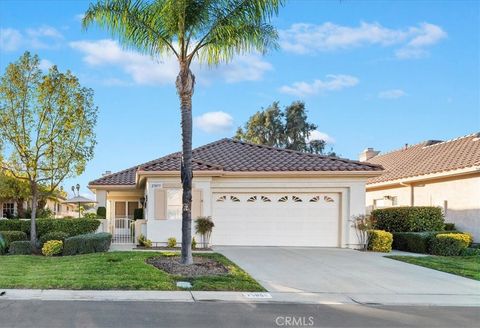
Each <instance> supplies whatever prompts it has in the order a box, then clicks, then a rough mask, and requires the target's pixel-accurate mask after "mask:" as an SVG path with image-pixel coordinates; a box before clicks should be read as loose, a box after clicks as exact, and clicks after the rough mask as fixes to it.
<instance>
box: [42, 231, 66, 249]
mask: <svg viewBox="0 0 480 328" xmlns="http://www.w3.org/2000/svg"><path fill="white" fill-rule="evenodd" d="M68 237H69V236H68V233H66V232H63V231H52V232H47V233H46V234H44V235H43V236H42V237H40V239H39V241H40V247H42V246H43V245H44V244H45V243H46V242H47V241H50V240H61V241H65V239H66V238H68Z"/></svg>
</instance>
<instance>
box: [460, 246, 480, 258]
mask: <svg viewBox="0 0 480 328" xmlns="http://www.w3.org/2000/svg"><path fill="white" fill-rule="evenodd" d="M460 255H461V256H480V249H478V248H473V247H468V248H465V249H464V250H462V251H461V252H460Z"/></svg>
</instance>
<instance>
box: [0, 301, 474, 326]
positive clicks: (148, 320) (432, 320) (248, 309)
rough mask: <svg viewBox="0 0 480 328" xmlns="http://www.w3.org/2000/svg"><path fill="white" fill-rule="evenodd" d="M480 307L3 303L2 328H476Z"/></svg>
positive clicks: (1, 308) (207, 303) (101, 302)
mask: <svg viewBox="0 0 480 328" xmlns="http://www.w3.org/2000/svg"><path fill="white" fill-rule="evenodd" d="M479 320H480V312H479V310H478V308H477V307H427V306H364V305H351V304H343V305H311V304H278V303H277V304H259V303H256V304H254V303H225V302H168V303H167V302H142V301H137V302H119V301H117V302H111V301H34V300H33V301H12V300H3V301H0V327H2V328H4V327H5V328H7V327H8V328H10V327H29V328H31V327H36V328H43V327H49V328H50V327H51V328H54V327H62V328H65V327H115V328H121V327H128V328H133V327H195V328H201V327H208V328H211V327H242V328H243V327H477V326H478V321H479Z"/></svg>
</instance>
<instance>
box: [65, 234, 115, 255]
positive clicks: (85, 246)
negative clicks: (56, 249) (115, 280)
mask: <svg viewBox="0 0 480 328" xmlns="http://www.w3.org/2000/svg"><path fill="white" fill-rule="evenodd" d="M111 242H112V234H110V233H106V232H101V233H89V234H85V235H78V236H73V237H70V238H67V239H65V243H64V246H63V255H77V254H88V253H98V252H106V251H108V249H109V248H110V244H111Z"/></svg>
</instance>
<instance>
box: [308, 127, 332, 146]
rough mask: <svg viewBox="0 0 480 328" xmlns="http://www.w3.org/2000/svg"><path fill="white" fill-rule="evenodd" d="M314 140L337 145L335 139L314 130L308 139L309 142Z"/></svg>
mask: <svg viewBox="0 0 480 328" xmlns="http://www.w3.org/2000/svg"><path fill="white" fill-rule="evenodd" d="M313 140H323V141H325V142H326V143H329V144H332V143H335V139H334V138H332V137H331V136H329V135H328V134H326V133H325V132H321V131H318V130H314V131H312V132H310V136H309V137H308V139H307V141H308V142H310V141H313Z"/></svg>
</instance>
